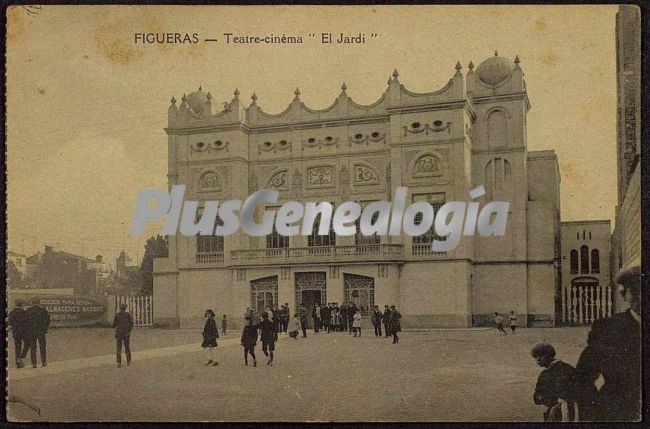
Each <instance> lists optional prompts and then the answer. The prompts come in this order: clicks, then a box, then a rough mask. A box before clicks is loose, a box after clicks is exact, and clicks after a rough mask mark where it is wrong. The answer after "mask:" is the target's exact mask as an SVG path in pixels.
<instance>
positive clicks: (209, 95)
mask: <svg viewBox="0 0 650 429" xmlns="http://www.w3.org/2000/svg"><path fill="white" fill-rule="evenodd" d="M207 98H208V101H210V100H212V94H210V91H208V95H207Z"/></svg>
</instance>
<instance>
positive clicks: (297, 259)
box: [153, 52, 560, 328]
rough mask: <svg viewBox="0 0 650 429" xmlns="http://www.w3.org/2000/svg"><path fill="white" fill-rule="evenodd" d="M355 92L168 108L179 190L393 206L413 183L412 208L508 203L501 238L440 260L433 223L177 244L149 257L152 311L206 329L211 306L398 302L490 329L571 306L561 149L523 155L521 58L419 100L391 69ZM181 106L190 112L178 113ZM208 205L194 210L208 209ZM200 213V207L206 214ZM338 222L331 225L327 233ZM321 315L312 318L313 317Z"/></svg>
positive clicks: (423, 321) (413, 318)
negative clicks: (273, 108) (321, 101)
mask: <svg viewBox="0 0 650 429" xmlns="http://www.w3.org/2000/svg"><path fill="white" fill-rule="evenodd" d="M346 90H347V87H346V85H345V84H343V85H342V86H341V92H340V94H339V95H338V97H337V98H336V100H335V101H334V102H333V104H332V105H331V106H330V107H327V108H325V109H322V110H314V109H310V108H309V107H307V106H306V105H305V104H304V103H303V102H302V101H301V100H300V91H299V90H298V89H296V91H295V93H294V98H293V101H292V102H291V103H290V104H289V106H288V107H287V108H286V109H285V110H284V111H283V112H281V113H279V114H268V113H266V112H264V111H263V110H262V108H261V107H260V106H259V105H258V99H257V96H256V95H255V94H253V95H252V97H251V102H250V104H249V105H248V106H247V107H245V108H244V107H243V105H242V101H241V100H240V98H239V95H240V94H239V91H237V90H236V91H235V93H234V97H233V98H232V100H231V101H230V102H229V103H225V105H224V108H223V110H221V111H219V112H217V113H213V111H212V103H213V101H212V95H211V94H210V93H209V92H204V91H203V90H202V88H199V90H198V91H196V92H193V93H191V94H188V95H186V96H183V97H182V99H181V100H180V103H178V102H177V100H176V99H175V98H172V100H171V105H170V107H169V109H168V127H167V128H166V129H165V131H166V133H167V135H168V160H169V162H168V167H169V171H168V179H169V180H168V182H169V186H170V187H171V186H172V185H175V184H184V185H186V193H185V198H186V199H191V200H198V201H206V200H219V201H225V200H233V199H235V200H237V199H238V200H244V199H246V198H247V197H248V195H250V194H252V193H253V192H255V191H257V190H260V189H275V190H277V191H278V192H279V195H280V198H279V200H278V202H277V203H276V204H267V205H266V206H264V207H259V209H260V210H259V213H258V215H259V217H258V219H257V221H261V216H262V212H263V210H273V209H276V208H277V207H279V206H280V205H281V204H283V203H285V202H287V201H292V200H293V201H299V202H301V203H303V204H304V203H306V202H322V201H329V202H331V203H332V204H333V205H334V206H335V207H336V206H338V205H339V204H341V203H342V202H344V201H349V200H354V201H357V202H359V203H360V205H362V206H365V205H367V204H369V203H371V202H373V201H390V200H391V199H392V197H393V195H394V194H395V189H396V188H397V187H399V186H405V187H408V191H409V193H408V196H407V203H411V202H415V201H425V202H428V203H429V204H431V205H432V206H433V207H434V209H437V208H439V207H440V206H442V205H443V204H444V203H445V202H448V201H469V200H470V197H469V191H470V190H472V189H474V188H476V187H478V186H481V185H484V186H485V189H486V192H487V194H486V195H485V196H483V197H481V198H478V199H477V200H476V201H477V202H480V203H481V205H485V204H486V203H487V202H489V201H491V200H501V201H508V202H509V203H510V213H509V216H508V224H507V228H506V234H505V236H501V237H480V236H473V237H472V236H466V237H462V240H461V242H460V244H459V245H458V246H457V247H456V248H455V249H453V250H451V251H449V252H442V253H433V252H432V251H431V243H432V240H434V239H436V238H438V237H436V235H435V232H434V231H433V229H432V230H430V231H428V232H427V233H425V234H423V235H422V236H419V237H410V236H407V235H400V236H388V237H375V236H373V237H364V236H361V235H359V234H357V235H356V236H345V237H343V236H336V235H334V234H333V232H332V231H331V232H330V234H329V235H318V234H315V233H312V235H310V236H293V237H284V236H280V235H279V234H278V233H277V232H276V231H273V233H272V234H270V235H269V236H266V237H252V236H248V235H246V234H244V233H243V232H241V231H238V232H236V233H235V234H232V235H230V236H227V237H219V236H197V237H184V236H181V235H176V236H172V237H169V256H168V257H167V258H157V259H155V261H154V287H153V294H154V318H155V321H156V323H160V324H167V325H169V326H175V327H183V328H187V327H197V326H199V325H200V323H201V317H202V315H203V312H204V311H205V309H206V308H213V309H214V310H215V311H216V312H217V314H224V313H225V314H227V315H228V316H229V317H230V318H231V320H232V321H233V322H232V323H233V324H235V323H241V316H242V314H243V313H244V310H245V309H246V307H251V308H253V309H256V310H262V309H264V308H268V307H271V306H272V305H274V304H280V305H281V304H284V303H288V304H289V307H290V309H291V311H292V314H293V311H295V308H296V307H297V306H299V305H303V306H305V307H306V308H307V309H308V310H309V309H310V308H311V307H312V306H313V305H314V304H315V303H316V302H319V303H332V302H336V303H339V304H343V303H351V302H354V303H356V305H357V307H359V308H361V309H362V311H363V312H365V313H367V312H368V311H369V310H370V309H371V308H372V306H373V305H380V306H382V307H383V305H385V304H395V305H396V306H397V307H398V308H399V309H400V311H401V313H402V314H403V324H404V326H407V327H469V326H483V325H486V324H491V323H492V320H493V314H494V312H495V311H498V312H502V313H509V312H510V311H515V312H516V313H517V314H518V320H519V322H520V323H521V325H524V326H526V325H527V326H553V325H555V323H556V318H557V316H558V314H559V310H558V308H559V307H558V305H559V302H560V280H559V275H560V271H559V270H560V254H559V246H560V202H559V195H560V192H559V187H560V175H559V167H558V160H557V157H556V155H555V153H554V152H553V151H551V150H545V151H537V152H534V151H528V149H527V131H526V127H527V124H526V115H527V114H528V111H529V109H530V107H531V105H530V102H529V99H528V95H527V91H526V83H525V81H524V75H523V70H522V68H521V67H520V61H519V58H518V57H516V58H515V59H514V61H513V60H508V59H506V58H504V57H501V56H499V55H498V54H497V53H496V52H495V54H494V56H492V57H490V58H488V59H486V60H485V61H483V62H482V63H481V64H480V65H479V66H478V67H476V69H475V68H474V64H473V63H472V62H470V63H469V67H468V71H467V73H466V74H463V72H462V67H461V65H460V63H459V64H457V65H456V70H455V73H454V74H453V76H452V78H451V79H450V80H449V81H448V83H447V84H446V85H445V86H444V87H442V88H441V89H439V90H437V91H434V92H428V93H415V92H412V91H410V90H408V89H406V88H405V86H404V85H403V84H402V83H401V82H400V80H399V74H398V72H397V71H395V72H394V73H393V74H392V76H391V77H390V78H389V81H388V86H387V88H386V91H385V93H384V94H383V95H381V97H380V98H379V99H378V100H377V101H376V102H375V103H373V104H370V105H360V104H357V103H355V102H354V101H353V100H352V99H351V98H350V97H349V96H348V95H347V92H346ZM178 104H180V105H178ZM201 210H202V208H199V212H200V211H201ZM199 216H200V213H197V214H196V218H198V217H199ZM330 229H331V226H330ZM308 313H309V314H310V313H311V312H310V311H308Z"/></svg>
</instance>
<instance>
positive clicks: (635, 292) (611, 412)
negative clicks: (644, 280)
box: [576, 266, 641, 421]
mask: <svg viewBox="0 0 650 429" xmlns="http://www.w3.org/2000/svg"><path fill="white" fill-rule="evenodd" d="M640 274H641V270H640V267H638V266H636V267H632V268H629V269H626V270H623V271H621V272H620V273H618V275H617V276H616V283H618V284H620V285H621V286H622V288H621V295H622V296H623V299H624V300H625V301H626V302H627V304H628V305H629V308H628V309H627V310H626V311H624V312H622V313H617V314H614V315H613V316H612V317H609V318H607V319H601V320H597V321H595V322H594V323H593V325H592V326H591V332H589V337H588V338H587V347H586V348H585V349H584V350H583V351H582V354H581V356H580V359H579V360H578V365H577V366H576V374H577V379H576V381H577V383H576V389H577V396H578V406H579V413H580V420H581V421H639V420H640V418H641V316H640V315H641V301H640V282H641V276H640Z"/></svg>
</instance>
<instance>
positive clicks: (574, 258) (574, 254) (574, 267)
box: [571, 249, 578, 274]
mask: <svg viewBox="0 0 650 429" xmlns="http://www.w3.org/2000/svg"><path fill="white" fill-rule="evenodd" d="M571 274H578V251H577V250H575V249H573V250H572V251H571Z"/></svg>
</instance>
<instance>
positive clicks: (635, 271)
mask: <svg viewBox="0 0 650 429" xmlns="http://www.w3.org/2000/svg"><path fill="white" fill-rule="evenodd" d="M614 281H615V282H616V283H618V284H620V285H622V286H623V287H625V288H628V287H629V288H637V290H638V289H639V287H640V286H641V267H640V266H638V265H635V266H632V267H630V268H626V269H624V270H621V271H619V273H618V274H616V278H615V279H614Z"/></svg>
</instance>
